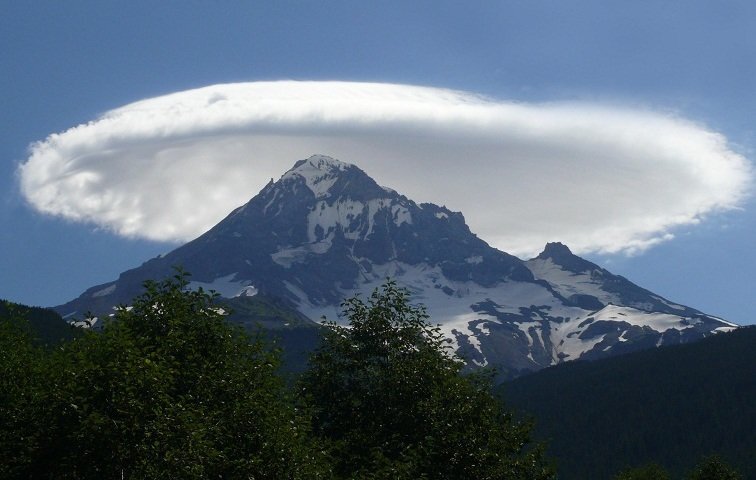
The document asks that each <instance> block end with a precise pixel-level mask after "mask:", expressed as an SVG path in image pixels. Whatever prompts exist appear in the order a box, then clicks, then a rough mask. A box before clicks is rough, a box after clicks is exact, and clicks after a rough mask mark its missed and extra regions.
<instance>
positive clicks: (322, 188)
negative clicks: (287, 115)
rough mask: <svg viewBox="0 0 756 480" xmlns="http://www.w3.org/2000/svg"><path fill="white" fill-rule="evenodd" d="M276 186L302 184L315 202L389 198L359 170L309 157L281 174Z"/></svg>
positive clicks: (318, 157) (324, 156)
mask: <svg viewBox="0 0 756 480" xmlns="http://www.w3.org/2000/svg"><path fill="white" fill-rule="evenodd" d="M278 184H280V185H283V186H286V187H287V188H291V187H292V186H296V185H301V184H304V185H305V186H306V187H307V189H308V190H309V191H310V192H312V194H313V195H314V197H315V199H317V200H323V199H328V198H338V197H348V198H352V199H356V200H359V199H368V198H380V197H386V196H387V195H389V196H391V195H390V192H388V191H387V190H385V189H384V188H382V187H380V186H378V184H377V183H375V181H374V180H373V179H372V178H370V177H369V176H368V175H367V174H366V173H365V172H363V171H362V170H361V169H360V168H358V167H356V166H354V165H352V164H350V163H346V162H342V161H341V160H337V159H335V158H332V157H329V156H327V155H312V156H311V157H310V158H307V159H305V160H299V161H298V162H296V163H295V164H294V166H293V167H292V168H291V169H290V170H289V171H287V172H286V173H284V174H283V176H282V177H281V180H280V182H278ZM294 188H296V187H294Z"/></svg>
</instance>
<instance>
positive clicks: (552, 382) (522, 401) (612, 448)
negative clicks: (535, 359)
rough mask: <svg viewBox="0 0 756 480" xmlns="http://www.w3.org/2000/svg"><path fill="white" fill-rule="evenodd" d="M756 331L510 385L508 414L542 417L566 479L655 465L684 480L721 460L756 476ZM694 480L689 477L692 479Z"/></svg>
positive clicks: (580, 365)
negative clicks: (713, 458) (704, 462)
mask: <svg viewBox="0 0 756 480" xmlns="http://www.w3.org/2000/svg"><path fill="white" fill-rule="evenodd" d="M754 347H756V327H743V328H739V329H737V330H735V331H732V332H728V333H725V334H721V335H715V336H712V337H710V338H706V339H704V340H702V341H700V342H695V343H692V344H686V345H673V346H669V347H662V348H657V349H649V350H644V351H641V352H634V353H632V354H628V355H622V356H618V357H613V358H608V359H602V360H599V361H594V362H582V361H577V362H567V363H565V364H561V365H557V366H555V367H550V368H547V369H544V370H542V371H540V372H537V373H534V374H532V375H527V376H524V377H521V378H518V379H516V380H514V381H512V382H508V383H504V384H502V385H501V386H500V387H499V393H500V395H501V397H502V398H503V399H504V400H505V403H506V404H507V405H508V406H509V407H513V408H515V409H517V410H520V411H524V412H526V413H527V414H528V415H532V416H533V417H535V418H536V424H535V430H534V435H535V436H536V438H540V439H548V440H549V442H548V448H549V452H548V454H549V456H551V457H554V458H555V459H556V463H557V468H558V470H559V478H560V479H564V480H570V479H575V480H582V479H586V478H613V475H614V474H616V473H617V472H619V471H620V470H622V469H624V468H627V467H633V466H641V465H645V464H648V463H657V464H659V465H662V466H664V468H665V469H667V470H669V471H670V473H671V474H672V478H683V474H684V473H686V472H688V471H690V470H691V469H692V468H693V466H694V465H696V464H697V463H698V462H699V461H700V460H701V459H702V458H703V457H704V456H708V455H712V454H718V455H720V456H721V457H722V458H723V459H725V460H726V461H727V463H729V464H731V465H733V466H735V467H737V469H738V470H740V471H741V472H742V473H743V475H744V478H756V402H754V398H756V349H755V348H754ZM685 478H688V477H685Z"/></svg>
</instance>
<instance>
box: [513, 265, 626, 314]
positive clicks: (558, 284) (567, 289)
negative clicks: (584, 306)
mask: <svg viewBox="0 0 756 480" xmlns="http://www.w3.org/2000/svg"><path fill="white" fill-rule="evenodd" d="M525 265H526V266H527V267H528V269H529V270H530V271H531V272H532V273H533V276H534V277H535V278H536V279H537V280H546V281H547V282H549V284H550V285H551V286H552V287H553V288H554V290H556V291H557V292H559V294H560V295H561V296H563V297H565V298H569V297H570V296H571V295H575V294H582V295H591V296H593V297H596V298H597V299H598V300H599V301H600V302H601V303H604V304H608V303H619V302H620V299H619V297H618V296H617V295H616V294H612V293H609V292H607V291H605V290H603V289H602V288H601V279H600V278H596V277H595V273H594V272H593V271H588V272H581V273H575V272H571V271H569V270H566V269H565V268H563V267H562V266H561V265H558V264H556V263H554V261H553V260H552V259H551V258H546V259H542V258H533V259H530V260H528V261H527V262H525Z"/></svg>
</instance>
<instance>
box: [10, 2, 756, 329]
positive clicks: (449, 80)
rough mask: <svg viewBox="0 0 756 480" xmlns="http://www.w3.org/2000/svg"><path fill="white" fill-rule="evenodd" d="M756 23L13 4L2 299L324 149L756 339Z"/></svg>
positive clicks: (200, 220)
mask: <svg viewBox="0 0 756 480" xmlns="http://www.w3.org/2000/svg"><path fill="white" fill-rule="evenodd" d="M258 3H259V4H258ZM754 27H756V4H753V2H745V1H744V2H737V1H732V2H704V1H695V0H694V1H691V0H689V1H680V2H675V1H658V2H655V1H648V2H606V1H569V2H547V1H527V2H525V1H517V2H515V1H500V2H464V3H461V2H443V1H433V2H430V1H428V2H424V1H417V2H353V1H345V2H328V1H324V2H306V1H301V2H288V1H280V2H231V1H228V2H193V1H189V2H140V1H133V2H128V3H127V2H94V1H91V2H84V1H78V2H77V1H72V2H52V1H51V2H43V1H39V2H9V1H7V2H0V71H2V72H3V75H0V95H1V97H0V100H1V102H2V103H0V105H2V108H1V109H0V127H1V128H0V136H1V138H0V140H2V141H0V221H1V222H2V229H0V252H1V253H0V298H7V299H9V300H13V301H17V302H22V303H27V304H32V305H42V306H53V305H57V304H60V303H63V302H66V301H68V300H70V299H72V298H74V297H76V296H78V295H79V294H80V293H81V292H83V291H84V290H85V289H86V288H88V287H91V286H93V285H96V284H100V283H104V282H106V281H110V280H113V279H115V278H116V277H117V276H118V274H119V273H120V272H122V271H124V270H126V269H129V268H133V267H136V266H138V265H140V264H141V263H142V262H144V261H146V260H148V259H149V258H152V257H154V256H156V255H158V254H160V253H165V252H167V251H170V250H171V249H173V248H175V247H176V246H178V245H180V244H181V242H184V241H187V240H190V239H191V238H194V237H196V236H197V235H199V234H201V233H202V232H203V231H205V230H206V229H207V228H209V227H211V226H212V225H213V224H214V223H216V222H217V221H219V220H220V219H222V218H223V217H224V216H225V215H226V214H227V213H228V212H229V211H230V210H231V209H233V208H234V207H236V206H239V205H241V204H243V203H245V202H246V201H247V200H248V199H249V198H251V197H252V196H254V195H255V194H256V193H257V192H258V191H259V190H260V188H262V186H264V185H265V183H267V182H268V181H269V180H270V179H271V178H275V179H277V178H279V177H280V175H282V174H283V173H284V172H285V171H286V170H287V169H289V168H290V167H291V166H292V165H293V163H294V162H295V161H296V160H299V159H301V158H306V157H308V156H310V155H311V154H315V153H321V154H326V155H331V156H333V157H336V158H339V159H340V160H342V161H346V162H349V163H354V164H356V165H358V166H359V167H360V168H362V169H363V170H365V171H366V172H367V173H368V174H369V175H371V176H372V177H374V178H375V179H376V180H377V181H378V182H379V183H380V184H382V185H385V186H388V187H391V188H394V189H396V190H397V191H399V192H400V193H403V194H406V195H407V196H409V197H410V198H412V199H414V200H416V201H432V202H434V203H438V204H445V205H446V206H447V207H449V208H450V209H452V210H457V211H462V212H463V214H464V215H465V218H466V219H467V221H468V224H469V225H470V227H471V229H472V230H473V231H474V232H475V233H477V234H478V235H479V236H480V237H481V238H483V239H484V240H486V241H488V242H489V243H490V244H492V245H494V246H496V247H497V248H500V249H502V250H505V251H508V252H510V253H513V254H516V255H518V256H520V257H521V258H528V257H530V256H533V255H536V254H537V253H538V252H539V251H540V250H541V249H542V247H543V245H544V244H545V242H547V241H561V242H563V243H566V244H567V245H568V246H570V247H571V248H572V250H573V251H575V252H576V253H578V254H580V255H581V256H584V257H586V258H588V259H590V260H592V261H594V262H596V263H599V264H600V265H602V266H604V267H605V268H607V269H609V270H610V271H612V272H613V273H616V274H620V275H623V276H625V277H627V278H629V279H630V280H632V281H634V282H635V283H637V284H639V285H641V286H643V287H644V288H647V289H649V290H651V291H653V292H655V293H657V294H660V295H662V296H664V297H666V298H669V299H670V300H673V301H675V302H678V303H682V304H686V305H689V306H691V307H694V308H698V309H700V310H702V311H704V312H706V313H709V314H713V315H718V316H721V317H723V318H725V319H727V320H730V321H734V322H736V323H740V324H753V323H756V316H755V315H754V301H753V300H752V298H753V286H754V281H753V280H752V277H751V275H749V274H750V273H751V272H753V271H754V270H756V252H754V251H753V249H752V248H751V247H752V245H753V242H752V238H754V234H756V210H755V209H756V199H754V196H753V192H752V190H753V188H752V184H753V177H754V163H753V162H754V158H756V157H755V156H754V147H755V146H756V135H754V134H755V132H756V127H754V125H753V123H752V118H753V113H754V112H756V95H754V94H753V93H752V85H754V80H756V79H755V78H754V77H755V76H756V75H755V74H756V62H755V61H754V59H756V37H754V36H753V35H752V31H753V29H754Z"/></svg>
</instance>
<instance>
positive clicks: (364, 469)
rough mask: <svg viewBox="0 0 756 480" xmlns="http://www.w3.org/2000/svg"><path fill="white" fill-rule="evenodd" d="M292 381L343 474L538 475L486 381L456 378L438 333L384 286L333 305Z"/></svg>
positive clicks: (525, 441)
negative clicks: (331, 317) (339, 307)
mask: <svg viewBox="0 0 756 480" xmlns="http://www.w3.org/2000/svg"><path fill="white" fill-rule="evenodd" d="M343 307H344V316H345V317H346V318H347V319H348V321H349V325H348V326H347V327H342V326H339V325H336V324H335V323H333V322H330V323H328V326H329V328H328V329H327V332H326V333H325V338H324V339H323V343H322V345H321V347H320V348H319V349H318V350H317V351H316V352H315V354H314V355H313V356H312V358H311V368H310V370H309V371H308V372H307V373H306V374H305V376H304V378H303V380H302V389H303V392H304V394H305V397H306V398H307V401H308V404H309V405H311V406H312V407H313V410H314V414H313V424H314V431H315V434H317V435H319V436H320V437H321V438H323V441H324V442H327V443H328V444H330V445H331V450H332V454H333V456H334V458H335V459H336V460H335V461H336V470H337V472H338V473H339V474H340V475H341V476H342V477H344V478H395V479H402V478H406V479H418V478H428V479H468V478H476V479H530V480H536V479H542V478H543V479H545V478H551V472H550V470H549V468H548V467H546V466H545V464H544V462H543V459H542V457H541V452H540V451H539V450H538V449H531V448H527V447H528V446H529V431H530V425H528V424H525V423H518V422H515V421H513V419H512V417H511V415H510V414H509V413H507V412H505V411H504V410H503V408H502V406H501V404H500V403H499V402H498V400H497V399H495V398H494V397H493V396H492V395H491V393H490V388H491V382H490V379H489V378H487V377H485V376H482V375H479V376H462V375H461V374H460V370H461V367H462V363H461V362H460V361H459V360H458V359H456V358H454V357H452V356H451V355H449V353H448V349H449V347H448V344H447V341H446V340H445V339H444V338H443V335H442V334H441V332H440V329H439V328H437V327H433V326H431V325H430V324H429V323H428V316H427V315H426V313H425V310H424V309H423V308H421V307H416V306H413V305H411V304H410V303H409V297H408V293H407V292H406V290H403V289H400V288H398V287H397V286H396V284H395V283H393V282H388V283H386V284H385V285H384V286H383V287H382V288H381V289H377V290H376V291H374V292H373V294H372V296H371V297H370V299H369V300H368V302H367V303H365V302H364V301H362V300H361V299H360V298H359V297H354V298H351V299H349V300H347V301H345V303H344V304H343Z"/></svg>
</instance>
